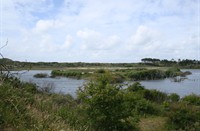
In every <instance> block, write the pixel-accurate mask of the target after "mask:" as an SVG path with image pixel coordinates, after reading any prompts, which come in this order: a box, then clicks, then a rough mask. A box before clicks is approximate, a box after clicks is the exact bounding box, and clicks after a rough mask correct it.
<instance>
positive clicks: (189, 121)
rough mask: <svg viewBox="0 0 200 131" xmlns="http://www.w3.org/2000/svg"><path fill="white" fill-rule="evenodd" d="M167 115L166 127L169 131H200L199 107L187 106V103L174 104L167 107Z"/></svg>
mask: <svg viewBox="0 0 200 131" xmlns="http://www.w3.org/2000/svg"><path fill="white" fill-rule="evenodd" d="M169 109H170V111H169V113H167V117H169V120H168V126H169V129H170V130H172V129H173V130H186V131H198V130H200V107H196V106H192V105H188V104H187V103H174V104H171V105H170V106H169Z"/></svg>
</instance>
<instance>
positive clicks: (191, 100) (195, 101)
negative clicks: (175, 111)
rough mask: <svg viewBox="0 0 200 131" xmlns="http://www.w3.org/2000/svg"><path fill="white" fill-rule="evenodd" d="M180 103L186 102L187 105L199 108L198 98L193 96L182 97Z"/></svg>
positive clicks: (199, 98)
mask: <svg viewBox="0 0 200 131" xmlns="http://www.w3.org/2000/svg"><path fill="white" fill-rule="evenodd" d="M182 101H185V102H188V103H189V104H193V105H197V106H200V96H198V95H195V94H192V95H188V96H185V97H183V98H182Z"/></svg>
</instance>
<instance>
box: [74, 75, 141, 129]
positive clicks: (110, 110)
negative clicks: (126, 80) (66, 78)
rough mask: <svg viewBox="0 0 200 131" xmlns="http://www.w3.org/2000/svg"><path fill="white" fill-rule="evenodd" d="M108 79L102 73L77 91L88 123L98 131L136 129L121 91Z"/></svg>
mask: <svg viewBox="0 0 200 131" xmlns="http://www.w3.org/2000/svg"><path fill="white" fill-rule="evenodd" d="M109 80H110V79H109V77H108V76H105V75H103V76H102V77H101V78H99V79H98V80H97V81H96V82H90V83H89V84H88V85H86V86H84V88H83V89H80V90H79V91H78V98H79V99H80V100H81V102H82V103H83V108H84V109H85V111H86V114H87V116H88V120H89V125H90V126H91V127H92V128H93V129H94V130H99V131H107V130H111V131H112V130H134V129H135V130H136V129H137V128H136V126H135V121H134V117H133V116H131V112H126V109H125V108H126V106H125V104H124V94H123V92H122V91H121V90H120V88H118V87H117V86H113V85H111V84H110V81H109Z"/></svg>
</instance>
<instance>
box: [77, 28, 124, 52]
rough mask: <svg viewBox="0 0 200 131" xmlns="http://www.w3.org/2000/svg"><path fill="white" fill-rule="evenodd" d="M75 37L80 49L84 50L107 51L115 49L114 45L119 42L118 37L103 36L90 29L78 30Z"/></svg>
mask: <svg viewBox="0 0 200 131" xmlns="http://www.w3.org/2000/svg"><path fill="white" fill-rule="evenodd" d="M77 36H78V37H79V38H80V41H81V43H82V45H81V47H82V49H85V50H87V49H89V50H107V49H111V48H115V45H116V44H119V42H120V37H119V36H117V35H111V36H104V35H103V34H101V33H100V32H97V31H94V30H90V29H84V30H79V31H78V32H77Z"/></svg>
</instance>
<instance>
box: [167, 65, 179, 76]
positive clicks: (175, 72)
mask: <svg viewBox="0 0 200 131" xmlns="http://www.w3.org/2000/svg"><path fill="white" fill-rule="evenodd" d="M180 72H181V70H180V69H179V68H176V67H172V68H169V69H167V70H166V71H165V75H166V77H175V76H177V75H178V74H179V73H180Z"/></svg>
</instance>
